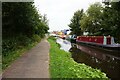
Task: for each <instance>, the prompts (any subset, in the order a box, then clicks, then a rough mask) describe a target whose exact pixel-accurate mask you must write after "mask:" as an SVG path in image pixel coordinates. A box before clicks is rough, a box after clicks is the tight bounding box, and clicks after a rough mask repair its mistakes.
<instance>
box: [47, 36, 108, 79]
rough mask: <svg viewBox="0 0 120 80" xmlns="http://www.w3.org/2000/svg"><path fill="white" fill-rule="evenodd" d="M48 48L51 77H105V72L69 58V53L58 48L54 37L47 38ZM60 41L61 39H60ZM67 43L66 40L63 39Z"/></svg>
mask: <svg viewBox="0 0 120 80" xmlns="http://www.w3.org/2000/svg"><path fill="white" fill-rule="evenodd" d="M48 41H49V43H50V45H51V48H50V74H51V75H50V77H51V78H103V79H105V78H107V77H106V74H105V73H103V72H101V71H100V70H98V69H93V68H91V67H90V66H87V65H85V64H84V63H81V64H79V63H77V62H75V61H74V60H73V59H72V58H71V53H70V52H66V51H64V50H60V46H59V44H56V42H55V39H54V38H53V37H52V38H49V39H48ZM60 41H61V40H60ZM63 42H64V43H66V44H67V42H66V41H63Z"/></svg>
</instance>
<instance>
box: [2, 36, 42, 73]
mask: <svg viewBox="0 0 120 80" xmlns="http://www.w3.org/2000/svg"><path fill="white" fill-rule="evenodd" d="M23 40H24V41H21V42H24V43H25V42H27V41H25V39H23ZM29 40H30V39H29ZM40 40H41V38H40V37H39V38H38V37H34V41H31V42H30V41H28V43H27V44H26V45H24V46H23V44H21V45H17V46H16V48H15V49H13V50H9V51H8V49H7V51H8V52H7V51H6V52H4V53H2V72H3V71H4V70H5V69H6V68H7V67H8V66H9V65H10V64H11V63H12V62H13V61H15V60H16V59H17V58H19V57H20V56H21V55H23V54H24V53H25V52H26V51H27V50H29V49H31V48H32V47H34V46H35V45H36V44H37V43H38V42H40ZM19 46H20V48H19ZM4 49H5V48H4ZM4 54H7V55H4Z"/></svg>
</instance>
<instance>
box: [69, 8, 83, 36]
mask: <svg viewBox="0 0 120 80" xmlns="http://www.w3.org/2000/svg"><path fill="white" fill-rule="evenodd" d="M82 15H83V9H82V10H81V11H80V10H78V11H76V12H75V13H74V16H73V18H72V19H71V22H70V24H69V25H68V26H69V27H70V29H71V31H72V34H76V35H82V34H83V32H82V31H81V28H80V26H81V24H80V21H81V19H82Z"/></svg>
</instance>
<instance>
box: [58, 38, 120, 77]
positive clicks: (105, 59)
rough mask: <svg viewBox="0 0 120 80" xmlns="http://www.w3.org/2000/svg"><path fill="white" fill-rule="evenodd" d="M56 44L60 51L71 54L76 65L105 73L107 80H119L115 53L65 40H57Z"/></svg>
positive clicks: (118, 67) (119, 75)
mask: <svg viewBox="0 0 120 80" xmlns="http://www.w3.org/2000/svg"><path fill="white" fill-rule="evenodd" d="M57 43H59V44H60V45H61V49H63V50H65V51H69V52H71V53H72V58H73V59H74V60H75V61H76V62H78V63H85V64H86V65H89V66H91V67H93V68H97V69H100V70H101V71H102V72H105V73H106V74H107V76H108V77H109V78H120V57H119V56H116V55H114V54H120V53H119V52H116V51H107V50H103V49H99V48H97V47H92V46H87V45H81V44H79V45H77V44H74V45H73V44H72V46H71V43H70V42H69V41H67V40H63V39H60V38H58V39H57Z"/></svg>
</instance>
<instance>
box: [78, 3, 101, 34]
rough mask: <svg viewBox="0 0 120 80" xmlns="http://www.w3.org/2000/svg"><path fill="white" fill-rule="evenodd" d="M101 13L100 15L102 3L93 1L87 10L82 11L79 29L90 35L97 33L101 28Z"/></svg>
mask: <svg viewBox="0 0 120 80" xmlns="http://www.w3.org/2000/svg"><path fill="white" fill-rule="evenodd" d="M101 15H102V5H101V4H100V3H95V4H92V5H90V7H89V8H88V10H87V12H86V13H84V15H83V17H82V20H81V22H80V23H81V29H82V30H83V31H84V32H89V34H90V35H95V34H97V35H99V34H100V33H98V32H99V31H100V29H101V21H102V19H101Z"/></svg>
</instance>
